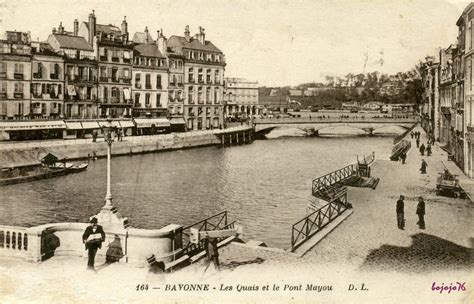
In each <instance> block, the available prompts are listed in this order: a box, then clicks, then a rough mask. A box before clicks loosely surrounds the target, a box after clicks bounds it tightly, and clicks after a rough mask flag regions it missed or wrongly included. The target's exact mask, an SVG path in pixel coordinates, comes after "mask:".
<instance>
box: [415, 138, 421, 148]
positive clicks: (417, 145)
mask: <svg viewBox="0 0 474 304" xmlns="http://www.w3.org/2000/svg"><path fill="white" fill-rule="evenodd" d="M416 147H417V148H419V147H420V139H419V138H417V139H416Z"/></svg>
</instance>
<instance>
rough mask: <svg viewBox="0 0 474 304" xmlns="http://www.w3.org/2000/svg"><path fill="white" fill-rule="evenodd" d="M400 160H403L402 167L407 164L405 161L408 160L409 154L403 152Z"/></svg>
mask: <svg viewBox="0 0 474 304" xmlns="http://www.w3.org/2000/svg"><path fill="white" fill-rule="evenodd" d="M400 158H401V159H402V165H404V164H405V160H406V159H407V153H406V152H402V154H400Z"/></svg>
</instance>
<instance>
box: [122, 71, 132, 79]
mask: <svg viewBox="0 0 474 304" xmlns="http://www.w3.org/2000/svg"><path fill="white" fill-rule="evenodd" d="M123 78H125V79H130V70H129V69H123Z"/></svg>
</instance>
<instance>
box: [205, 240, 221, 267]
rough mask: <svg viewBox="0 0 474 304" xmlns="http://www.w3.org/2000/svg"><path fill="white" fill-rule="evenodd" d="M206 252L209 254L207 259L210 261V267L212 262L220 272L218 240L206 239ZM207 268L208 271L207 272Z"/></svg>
mask: <svg viewBox="0 0 474 304" xmlns="http://www.w3.org/2000/svg"><path fill="white" fill-rule="evenodd" d="M206 252H207V257H208V259H209V264H208V266H207V267H209V265H210V264H211V262H213V263H214V267H215V268H216V269H217V270H220V265H219V250H218V249H217V238H209V237H208V238H207V239H206ZM207 267H206V270H207Z"/></svg>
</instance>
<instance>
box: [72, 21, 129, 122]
mask: <svg viewBox="0 0 474 304" xmlns="http://www.w3.org/2000/svg"><path fill="white" fill-rule="evenodd" d="M78 35H79V36H82V37H85V38H86V39H87V42H88V43H89V45H90V46H92V47H93V48H94V51H95V54H96V56H97V58H98V66H97V69H98V73H99V77H98V99H99V105H98V106H99V116H100V117H106V116H111V117H130V116H131V114H132V113H131V112H132V106H133V101H132V85H131V80H132V62H133V43H132V42H131V41H129V39H128V38H129V37H128V24H127V21H126V20H125V19H124V20H123V21H122V24H121V27H120V28H118V27H117V26H114V25H111V24H109V25H103V24H98V23H97V18H96V16H95V13H94V12H92V13H91V14H90V15H89V22H82V23H81V25H80V27H79V30H78Z"/></svg>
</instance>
